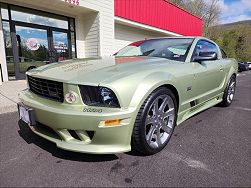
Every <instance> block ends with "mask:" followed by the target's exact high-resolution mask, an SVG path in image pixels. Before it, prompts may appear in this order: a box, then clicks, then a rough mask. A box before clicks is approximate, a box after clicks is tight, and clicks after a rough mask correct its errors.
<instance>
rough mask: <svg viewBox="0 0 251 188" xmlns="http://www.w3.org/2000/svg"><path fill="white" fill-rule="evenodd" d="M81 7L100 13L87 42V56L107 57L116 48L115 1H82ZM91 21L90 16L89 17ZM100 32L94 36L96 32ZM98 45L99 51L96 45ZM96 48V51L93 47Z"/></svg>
mask: <svg viewBox="0 0 251 188" xmlns="http://www.w3.org/2000/svg"><path fill="white" fill-rule="evenodd" d="M80 6H84V7H86V8H89V9H93V10H95V11H97V12H98V14H97V17H96V20H95V23H94V25H93V26H92V28H91V29H93V30H92V31H89V34H88V36H87V38H86V41H85V49H86V53H85V55H86V56H93V55H95V54H96V53H97V54H98V55H99V56H107V55H111V54H112V53H113V46H114V0H81V1H80ZM87 18H88V19H89V16H88V17H87ZM95 30H96V31H98V33H96V34H97V35H95V34H94V31H95ZM97 43H98V49H97V48H96V47H97V46H96V44H97ZM93 46H94V49H92V47H93Z"/></svg>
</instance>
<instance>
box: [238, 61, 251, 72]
mask: <svg viewBox="0 0 251 188" xmlns="http://www.w3.org/2000/svg"><path fill="white" fill-rule="evenodd" d="M247 70H249V64H248V63H247V62H244V61H241V62H238V71H239V72H242V71H247Z"/></svg>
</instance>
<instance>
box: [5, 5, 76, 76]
mask: <svg viewBox="0 0 251 188" xmlns="http://www.w3.org/2000/svg"><path fill="white" fill-rule="evenodd" d="M0 8H1V17H2V23H3V31H4V41H5V50H6V60H7V65H9V66H7V67H8V74H9V76H12V75H14V76H16V78H17V77H18V78H21V75H24V73H25V72H26V71H27V70H29V69H30V68H35V67H38V66H42V65H45V64H48V63H53V62H60V61H63V60H66V59H71V58H76V39H75V38H76V37H75V20H74V19H73V18H69V17H65V16H61V15H56V14H52V13H47V12H43V11H39V10H33V9H28V8H23V7H19V6H14V5H8V4H4V3H0Z"/></svg>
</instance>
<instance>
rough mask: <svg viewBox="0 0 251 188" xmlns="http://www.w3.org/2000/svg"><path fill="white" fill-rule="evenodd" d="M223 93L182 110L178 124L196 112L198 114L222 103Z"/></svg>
mask: <svg viewBox="0 0 251 188" xmlns="http://www.w3.org/2000/svg"><path fill="white" fill-rule="evenodd" d="M222 97H223V93H221V94H219V95H217V96H215V97H213V98H211V99H209V100H207V101H205V102H203V103H199V104H197V105H195V106H193V107H191V108H189V109H187V110H185V111H183V112H180V113H179V114H178V119H177V125H179V124H181V123H182V122H183V121H185V120H187V119H188V118H190V117H192V116H194V115H195V114H198V113H199V112H201V111H203V110H206V109H208V108H211V107H213V106H215V105H216V104H218V103H220V102H221V101H222Z"/></svg>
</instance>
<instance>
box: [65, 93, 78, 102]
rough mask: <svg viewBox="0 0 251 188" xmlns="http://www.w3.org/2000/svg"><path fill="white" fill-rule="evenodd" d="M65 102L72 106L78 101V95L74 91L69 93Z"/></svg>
mask: <svg viewBox="0 0 251 188" xmlns="http://www.w3.org/2000/svg"><path fill="white" fill-rule="evenodd" d="M64 98H65V101H66V102H68V103H70V104H72V103H74V102H76V99H77V94H76V93H75V92H73V91H70V92H68V93H66V94H65V97H64Z"/></svg>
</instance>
